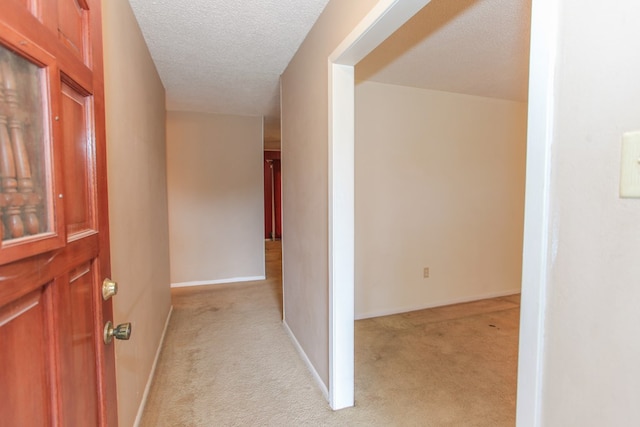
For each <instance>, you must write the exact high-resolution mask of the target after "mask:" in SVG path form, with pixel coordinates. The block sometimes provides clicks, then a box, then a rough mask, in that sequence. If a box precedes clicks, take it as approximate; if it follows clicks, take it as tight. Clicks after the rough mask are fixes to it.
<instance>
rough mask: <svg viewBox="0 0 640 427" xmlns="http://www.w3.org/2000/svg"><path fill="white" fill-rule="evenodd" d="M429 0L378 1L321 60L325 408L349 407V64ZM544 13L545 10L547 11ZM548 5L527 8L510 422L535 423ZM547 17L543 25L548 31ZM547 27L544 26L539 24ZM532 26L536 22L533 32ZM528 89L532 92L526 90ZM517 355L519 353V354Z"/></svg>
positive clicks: (549, 65) (549, 61) (549, 83)
mask: <svg viewBox="0 0 640 427" xmlns="http://www.w3.org/2000/svg"><path fill="white" fill-rule="evenodd" d="M427 3H429V0H421V1H405V2H402V1H400V2H397V1H393V0H388V1H381V2H379V3H378V4H377V5H376V7H374V9H373V10H372V11H371V12H370V13H369V15H367V16H366V17H365V19H363V21H362V22H361V24H360V25H359V26H358V27H357V28H356V29H355V30H354V31H353V32H352V33H351V34H350V35H349V36H348V37H347V38H346V39H345V40H344V41H343V43H342V44H341V45H340V46H339V47H338V48H337V49H336V51H334V53H333V54H332V55H331V56H330V57H329V64H330V66H329V105H330V115H329V118H330V124H329V128H330V141H329V146H330V155H329V170H330V172H329V175H330V187H329V192H330V194H329V200H330V204H329V205H330V212H329V230H330V232H329V261H330V276H329V277H330V284H329V289H330V298H329V304H330V328H329V331H330V339H329V350H330V351H329V367H330V381H329V398H330V399H329V400H330V404H331V406H332V408H334V409H340V408H343V407H347V406H352V405H353V399H354V388H353V384H354V382H353V378H354V376H353V372H354V366H353V364H354V357H353V354H354V353H353V348H354V347H353V344H354V342H353V322H354V320H353V319H354V309H353V305H354V294H353V292H354V281H353V277H354V241H355V231H354V209H353V206H354V199H355V193H354V181H353V176H354V155H355V154H354V123H355V117H354V108H353V107H354V103H355V99H354V93H353V87H354V84H355V75H354V66H355V65H356V64H357V63H358V62H360V60H362V59H363V58H364V57H366V56H367V55H368V54H369V53H370V52H371V51H373V50H374V49H375V48H376V47H377V46H379V45H380V44H381V43H382V42H383V41H384V40H386V39H387V38H388V37H389V36H390V35H391V34H393V33H394V32H395V31H396V30H397V29H398V28H400V27H401V26H402V25H403V24H404V23H405V22H407V21H408V20H409V19H410V18H411V17H412V16H413V15H415V14H416V13H417V12H418V11H419V10H421V9H422V8H423V7H424V6H425V5H427ZM547 9H548V10H547ZM543 13H547V14H549V15H550V16H551V17H555V16H556V15H557V13H556V11H555V9H554V8H553V7H552V6H547V5H544V6H542V7H541V8H539V9H537V10H536V9H534V11H533V17H532V27H531V46H532V48H531V53H530V68H529V69H530V76H529V86H530V87H531V88H532V90H530V95H529V100H528V101H529V103H528V117H527V119H528V130H527V141H528V143H527V164H526V192H525V205H526V208H525V222H524V243H523V247H524V250H523V273H522V278H523V279H522V314H521V329H520V344H519V345H520V354H521V355H523V354H526V355H525V356H524V357H521V358H520V360H519V362H518V377H519V383H518V409H517V412H518V418H519V419H525V417H528V418H526V419H535V418H536V417H537V415H536V414H538V413H539V402H540V371H539V369H540V360H541V353H542V351H541V331H542V329H541V324H542V319H543V309H544V307H543V304H542V298H541V297H542V289H544V286H545V276H544V274H545V269H546V261H545V259H546V257H545V253H546V250H545V248H546V246H547V245H546V240H545V237H544V236H545V235H546V234H545V229H546V224H548V213H547V211H546V209H545V206H546V203H545V201H546V200H547V199H548V190H547V188H548V187H547V183H548V179H549V176H548V162H549V160H548V159H549V156H548V153H549V136H548V133H547V129H548V128H549V126H550V123H549V121H548V117H549V114H548V113H549V110H550V108H552V104H551V103H550V102H549V99H550V95H549V94H550V93H552V91H551V89H552V87H553V77H552V76H553V55H554V48H553V40H552V38H551V37H545V36H544V35H543V34H544V33H545V32H548V31H549V28H548V26H547V28H545V29H543V28H542V26H541V25H540V24H538V23H541V22H543V19H542V18H543V17H544V15H543ZM555 22H556V21H555V19H551V27H552V28H555V27H554V26H555ZM547 23H548V22H547ZM537 25H540V27H538V26H537ZM534 88H535V90H533V89H534ZM523 349H524V350H525V351H522V350H523Z"/></svg>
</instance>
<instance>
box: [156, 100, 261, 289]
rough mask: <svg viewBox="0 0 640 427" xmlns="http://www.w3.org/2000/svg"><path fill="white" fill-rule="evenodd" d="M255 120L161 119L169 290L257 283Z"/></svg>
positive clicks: (174, 115)
mask: <svg viewBox="0 0 640 427" xmlns="http://www.w3.org/2000/svg"><path fill="white" fill-rule="evenodd" d="M262 146H263V141H262V118H261V117H241V116H225V115H215V114H203V113H190V112H177V111H171V112H168V113H167V159H168V163H167V176H168V192H169V230H170V241H171V282H172V283H173V284H202V283H218V282H225V281H226V282H233V281H239V280H252V279H253V280H255V279H258V278H264V274H265V273H264V187H263V163H262V162H263V160H262V158H263V154H262V153H263V151H262Z"/></svg>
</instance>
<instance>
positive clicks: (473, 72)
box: [356, 0, 531, 101]
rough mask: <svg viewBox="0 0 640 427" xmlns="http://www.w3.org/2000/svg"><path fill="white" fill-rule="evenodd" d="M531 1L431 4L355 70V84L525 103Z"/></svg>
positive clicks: (456, 0) (459, 0)
mask: <svg viewBox="0 0 640 427" xmlns="http://www.w3.org/2000/svg"><path fill="white" fill-rule="evenodd" d="M530 21H531V0H432V1H431V2H430V3H429V4H427V5H426V6H425V7H424V8H423V9H422V10H421V11H420V12H418V13H417V14H416V15H415V16H414V17H413V18H412V19H411V20H409V22H407V23H406V24H405V25H404V26H403V27H402V28H400V29H399V30H398V31H396V32H395V33H394V34H393V35H392V36H391V37H389V38H388V39H387V40H386V41H385V42H383V43H382V44H381V45H380V46H379V47H378V48H377V49H376V50H374V51H373V52H372V53H371V54H369V55H368V56H367V57H366V58H364V59H363V60H362V61H361V62H360V63H359V64H358V65H357V67H356V78H357V79H358V80H373V81H378V82H382V83H390V84H398V85H403V86H412V87H418V88H424V89H434V90H442V91H447V92H457V93H466V94H470V95H477V96H486V97H491V98H503V99H510V100H517V101H524V100H526V98H527V85H528V67H529V34H530Z"/></svg>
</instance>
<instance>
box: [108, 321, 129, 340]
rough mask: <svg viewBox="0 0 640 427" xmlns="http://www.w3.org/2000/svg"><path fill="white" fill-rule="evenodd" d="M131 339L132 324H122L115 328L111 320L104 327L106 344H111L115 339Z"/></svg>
mask: <svg viewBox="0 0 640 427" xmlns="http://www.w3.org/2000/svg"><path fill="white" fill-rule="evenodd" d="M130 337H131V323H122V324H120V325H118V326H116V327H115V328H114V327H113V323H111V320H109V321H108V322H107V324H106V325H104V343H105V344H111V341H113V339H114V338H115V339H117V340H128V339H129V338H130Z"/></svg>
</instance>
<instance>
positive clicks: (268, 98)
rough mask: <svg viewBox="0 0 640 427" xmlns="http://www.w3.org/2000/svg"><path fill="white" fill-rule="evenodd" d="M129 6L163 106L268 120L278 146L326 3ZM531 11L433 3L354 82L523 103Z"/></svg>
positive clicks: (476, 2)
mask: <svg viewBox="0 0 640 427" xmlns="http://www.w3.org/2000/svg"><path fill="white" fill-rule="evenodd" d="M129 1H130V3H131V6H132V8H133V11H134V13H135V15H136V18H137V20H138V22H139V24H140V27H141V29H142V33H143V35H144V37H145V40H146V42H147V45H148V46H149V50H150V52H151V56H152V57H153V60H154V62H155V64H156V67H157V69H158V72H159V74H160V78H161V79H162V82H163V84H164V86H165V89H166V91H167V109H169V110H185V111H200V112H210V113H219V114H237V115H255V116H265V140H266V141H278V140H279V139H280V136H279V117H280V100H279V94H280V91H279V77H280V74H282V72H283V71H284V69H285V68H286V66H287V64H288V63H289V61H290V60H291V58H292V57H293V55H294V54H295V52H296V50H297V49H298V47H299V46H300V44H301V43H302V41H303V40H304V38H305V36H306V35H307V33H308V32H309V30H310V29H311V27H312V26H313V24H314V22H315V21H316V19H317V18H318V16H319V15H320V13H321V12H322V10H323V9H324V7H325V6H326V4H327V3H328V0H254V1H241V0H191V1H189V2H182V1H176V0H129ZM334 1H335V0H334ZM337 1H357V0H337ZM530 7H531V6H530V0H432V1H431V2H430V3H429V4H427V6H426V7H425V8H423V10H422V11H420V12H419V13H418V14H417V15H416V16H415V17H413V18H412V19H411V20H410V21H409V22H408V23H407V24H405V25H404V26H403V27H402V28H401V29H399V30H398V31H397V32H396V33H395V34H393V35H392V36H391V37H390V38H389V39H388V40H386V41H385V42H384V43H383V44H382V45H381V46H380V47H378V48H377V49H376V50H375V51H374V52H372V53H371V54H370V55H369V56H367V57H366V58H365V59H363V60H362V61H361V62H360V63H359V64H358V66H357V67H356V78H357V79H359V80H374V81H379V82H384V83H391V84H399V85H405V86H413V87H419V88H426V89H435V90H443V91H450V92H459V93H468V94H472V95H479V96H488V97H495V98H505V99H513V100H525V99H526V95H527V94H526V92H527V77H528V76H527V68H528V56H529V21H530V14H531V11H530Z"/></svg>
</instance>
